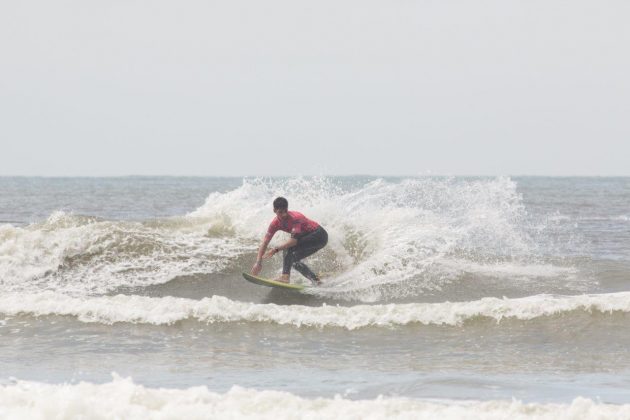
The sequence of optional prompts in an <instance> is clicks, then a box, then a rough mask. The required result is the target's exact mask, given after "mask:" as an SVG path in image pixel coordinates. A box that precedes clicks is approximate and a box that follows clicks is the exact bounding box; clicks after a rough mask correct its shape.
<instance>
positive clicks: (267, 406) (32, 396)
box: [0, 374, 630, 420]
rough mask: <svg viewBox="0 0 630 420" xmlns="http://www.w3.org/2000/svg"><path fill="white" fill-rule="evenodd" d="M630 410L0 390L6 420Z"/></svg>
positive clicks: (578, 404) (248, 392) (581, 414)
mask: <svg viewBox="0 0 630 420" xmlns="http://www.w3.org/2000/svg"><path fill="white" fill-rule="evenodd" d="M628 416H630V405H629V404H624V405H612V404H603V403H598V402H594V401H593V400H590V399H586V398H580V397H578V398H576V399H574V400H573V401H572V402H571V403H570V404H538V403H529V404H526V403H523V402H520V401H517V400H512V401H505V400H494V401H454V400H440V401H426V400H419V399H411V398H401V397H382V396H379V397H377V398H375V399H373V400H349V399H345V398H342V397H340V396H336V397H335V398H314V399H308V398H302V397H299V396H296V395H294V394H291V393H288V392H281V391H268V390H264V391H258V390H254V389H247V388H242V387H239V386H233V387H232V388H231V389H230V390H229V391H227V392H225V393H217V392H212V391H210V390H208V388H207V387H205V386H197V387H191V388H187V389H168V388H147V387H144V386H142V385H138V384H135V383H134V382H133V381H132V380H131V379H128V378H127V379H124V378H121V377H119V376H118V375H116V374H114V378H113V380H112V381H111V382H108V383H104V384H93V383H89V382H80V383H78V384H75V385H70V384H62V385H54V384H44V383H39V382H30V381H28V382H27V381H17V382H16V383H14V384H8V385H0V417H3V418H47V417H54V418H57V419H66V418H99V419H100V418H102V419H107V418H112V419H114V418H126V419H153V418H156V419H157V418H159V419H164V418H192V419H197V418H199V419H201V418H257V419H274V420H275V419H295V418H351V419H364V418H369V419H424V418H426V419H429V418H438V417H439V418H444V419H451V418H453V419H461V418H466V419H478V418H479V419H481V418H483V419H488V418H497V419H499V418H514V419H520V418H528V419H554V420H555V419H578V418H579V419H590V418H598V419H599V418H628Z"/></svg>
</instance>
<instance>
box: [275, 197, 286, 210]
mask: <svg viewBox="0 0 630 420" xmlns="http://www.w3.org/2000/svg"><path fill="white" fill-rule="evenodd" d="M273 209H274V210H288V209H289V202H288V201H287V199H286V198H284V197H278V198H276V199H275V200H273Z"/></svg>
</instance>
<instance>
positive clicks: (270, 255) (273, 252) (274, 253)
mask: <svg viewBox="0 0 630 420" xmlns="http://www.w3.org/2000/svg"><path fill="white" fill-rule="evenodd" d="M276 252H278V248H271V249H270V250H268V251H267V253H266V254H265V256H264V257H263V258H265V259H268V258H271V257H273V256H274V255H276Z"/></svg>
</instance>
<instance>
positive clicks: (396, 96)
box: [0, 0, 630, 176]
mask: <svg viewBox="0 0 630 420" xmlns="http://www.w3.org/2000/svg"><path fill="white" fill-rule="evenodd" d="M0 146H1V147H0V175H46V176H57V175H85V176H100V175H132V174H134V175H310V174H321V175H327V174H330V175H347V174H373V175H422V174H445V175H524V174H528V175H630V1H627V0H619V1H614V0H593V1H584V0H567V1H560V0H520V1H513V0H474V1H471V0H457V1H456V0H418V1H412V0H379V1H377V0H348V1H344V0H334V1H332V0H318V1H302V0H223V1H213V0H203V1H189V0H177V1H175V0H171V1H164V0H139V1H134V0H122V1H119V0H107V1H96V0H72V1H67V0H58V1H50V0H3V1H1V2H0Z"/></svg>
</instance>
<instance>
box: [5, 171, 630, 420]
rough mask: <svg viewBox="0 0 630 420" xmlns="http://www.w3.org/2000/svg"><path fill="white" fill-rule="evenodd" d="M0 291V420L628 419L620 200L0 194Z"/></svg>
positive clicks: (436, 184)
mask: <svg viewBox="0 0 630 420" xmlns="http://www.w3.org/2000/svg"><path fill="white" fill-rule="evenodd" d="M278 195H284V196H286V197H287V198H288V199H289V202H290V207H291V208H293V209H295V210H299V211H302V212H303V213H305V214H306V215H307V216H308V217H310V218H313V219H314V220H317V221H319V222H320V223H321V224H322V225H323V226H324V227H325V228H326V229H327V230H328V232H329V234H330V241H329V245H328V247H327V248H325V249H324V250H323V251H322V252H320V253H318V254H316V255H315V256H313V257H312V258H310V259H309V260H308V262H309V264H310V265H312V267H313V268H314V269H315V270H316V271H319V272H321V273H324V276H325V284H324V286H323V287H321V288H319V289H317V290H313V291H311V292H309V293H308V294H304V295H302V294H296V293H291V292H283V291H279V290H275V289H267V288H263V287H260V286H255V285H252V284H250V283H247V282H245V281H244V280H243V279H242V278H241V276H240V273H241V271H244V270H245V271H246V270H249V268H250V267H251V265H252V263H253V260H254V258H255V254H256V250H257V247H258V244H259V242H260V239H261V237H262V236H263V235H264V232H265V230H266V227H267V225H268V223H269V222H270V221H271V219H272V218H273V217H274V215H273V213H272V211H271V201H272V200H273V198H274V197H276V196H278ZM282 239H283V237H282V234H277V235H276V238H275V241H281V240H282ZM280 266H281V261H280V259H279V257H276V259H274V260H273V261H271V262H268V263H266V264H265V267H264V271H263V274H264V275H268V276H273V275H276V274H277V273H278V270H279V269H280ZM293 280H294V281H302V280H304V279H301V278H300V276H299V274H297V273H294V276H293ZM0 287H1V290H2V293H1V294H0V335H1V337H2V340H1V341H0V416H8V417H10V416H18V417H20V416H32V415H34V414H37V413H40V414H41V413H53V412H54V413H65V414H66V415H68V416H73V415H76V416H80V415H87V416H89V415H91V414H93V413H95V412H98V410H99V409H101V408H100V407H107V406H109V407H114V408H112V410H113V411H112V413H114V415H115V413H117V412H119V413H123V412H124V413H126V415H127V417H134V416H136V417H138V418H143V417H146V416H151V415H153V416H161V415H163V416H166V417H169V416H170V417H181V416H184V415H189V416H192V417H207V416H211V415H212V413H215V414H217V413H222V414H225V415H226V416H227V415H234V416H237V417H247V416H249V415H252V416H257V417H265V416H267V417H269V418H271V417H273V418H279V417H280V418H282V417H291V416H296V415H298V416H300V415H304V416H308V415H314V416H319V417H327V416H328V417H329V416H330V415H331V413H335V414H337V415H339V414H340V413H346V416H349V415H354V416H356V418H363V417H366V416H367V415H374V416H375V417H377V418H384V417H400V418H407V417H408V418H419V417H421V416H427V418H431V417H435V416H438V415H439V416H447V417H448V416H451V417H455V418H461V416H462V414H463V413H467V415H470V416H471V417H475V416H480V417H486V418H487V417H492V416H496V417H498V418H505V417H507V416H510V417H519V416H534V417H541V418H558V417H563V416H564V417H567V418H583V417H589V416H599V415H601V416H611V417H613V416H622V417H623V416H625V417H627V418H630V405H628V404H630V392H628V391H627V390H628V388H629V386H630V374H629V373H630V361H629V360H630V357H629V356H630V351H629V350H628V349H629V348H630V332H629V329H628V327H629V326H630V178H405V179H403V178H392V179H381V178H369V177H346V178H330V177H321V178H290V179H237V178H170V177H156V178H145V177H129V178H106V179H99V178H59V179H55V178H0ZM191 387H193V388H191ZM194 387H196V388H194ZM513 399H516V400H513ZM86 400H87V401H91V403H89V404H88V403H86V402H85V401H86ZM60 401H61V402H60ZM64 401H65V403H64ZM274 402H275V403H274ZM280 402H282V403H280ZM64 404H65V405H64ZM274 404H275V405H274ZM29 410H31V411H29ZM47 410H48V411H47ZM117 410H118V411H117Z"/></svg>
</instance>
